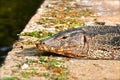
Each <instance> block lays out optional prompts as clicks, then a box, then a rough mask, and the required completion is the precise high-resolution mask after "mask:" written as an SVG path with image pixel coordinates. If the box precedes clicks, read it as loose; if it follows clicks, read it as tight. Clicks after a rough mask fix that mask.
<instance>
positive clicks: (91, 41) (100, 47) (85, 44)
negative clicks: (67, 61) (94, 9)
mask: <svg viewBox="0 0 120 80" xmlns="http://www.w3.org/2000/svg"><path fill="white" fill-rule="evenodd" d="M36 47H37V48H38V49H39V50H42V51H45V52H52V53H56V54H60V55H64V56H68V57H80V58H87V59H107V60H109V59H110V60H115V59H120V25H116V26H107V25H104V26H80V27H78V28H72V29H68V30H64V31H60V32H58V33H57V34H55V35H54V36H52V37H49V38H46V39H43V40H41V41H40V42H39V43H37V44H36Z"/></svg>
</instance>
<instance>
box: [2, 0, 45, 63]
mask: <svg viewBox="0 0 120 80" xmlns="http://www.w3.org/2000/svg"><path fill="white" fill-rule="evenodd" d="M43 1H44V0H35V1H34V0H0V65H1V63H2V62H3V61H4V59H5V57H6V56H7V53H8V51H10V50H11V49H12V47H11V46H12V44H13V43H14V42H15V40H17V39H18V36H17V34H19V33H20V32H21V31H22V30H23V29H24V27H25V25H26V24H27V23H28V21H29V20H30V19H31V17H32V16H33V15H34V14H35V13H36V10H37V9H38V7H39V6H40V4H42V3H43Z"/></svg>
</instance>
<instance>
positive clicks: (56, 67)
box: [21, 56, 70, 80]
mask: <svg viewBox="0 0 120 80" xmlns="http://www.w3.org/2000/svg"><path fill="white" fill-rule="evenodd" d="M65 60H66V59H64V58H60V59H59V58H54V57H48V56H41V57H40V58H39V59H37V60H32V59H28V60H27V61H26V64H28V65H29V68H28V69H27V70H29V71H27V70H23V71H22V72H21V76H22V77H23V78H30V77H31V76H34V75H38V76H44V77H47V78H48V79H50V80H64V79H68V78H69V77H70V74H69V70H68V69H67V67H66V66H65V65H64V62H65ZM34 64H35V65H36V66H39V67H44V69H45V70H46V71H45V72H44V71H43V72H42V73H41V72H39V70H38V68H35V67H34Z"/></svg>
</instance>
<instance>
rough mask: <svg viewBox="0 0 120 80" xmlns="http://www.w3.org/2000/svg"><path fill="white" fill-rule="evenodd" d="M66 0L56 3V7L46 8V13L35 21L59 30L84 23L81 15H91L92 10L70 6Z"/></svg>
mask: <svg viewBox="0 0 120 80" xmlns="http://www.w3.org/2000/svg"><path fill="white" fill-rule="evenodd" d="M68 2H70V1H63V3H60V4H57V3H56V5H57V8H56V7H50V8H47V9H46V10H47V11H46V13H45V14H43V15H42V18H41V19H40V20H39V21H38V22H37V23H38V24H40V25H42V26H44V27H55V28H57V29H59V31H60V30H65V29H68V28H76V27H78V26H83V25H85V22H84V21H83V20H82V19H81V18H82V17H88V16H90V17H92V16H93V14H94V12H93V11H92V10H89V9H82V8H81V7H80V6H77V5H76V6H71V4H69V3H68Z"/></svg>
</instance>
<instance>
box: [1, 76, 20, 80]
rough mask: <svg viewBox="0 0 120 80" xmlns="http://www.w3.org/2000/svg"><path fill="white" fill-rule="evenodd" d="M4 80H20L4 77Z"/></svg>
mask: <svg viewBox="0 0 120 80" xmlns="http://www.w3.org/2000/svg"><path fill="white" fill-rule="evenodd" d="M2 80H20V79H18V78H17V77H4V78H3V79H2Z"/></svg>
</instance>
